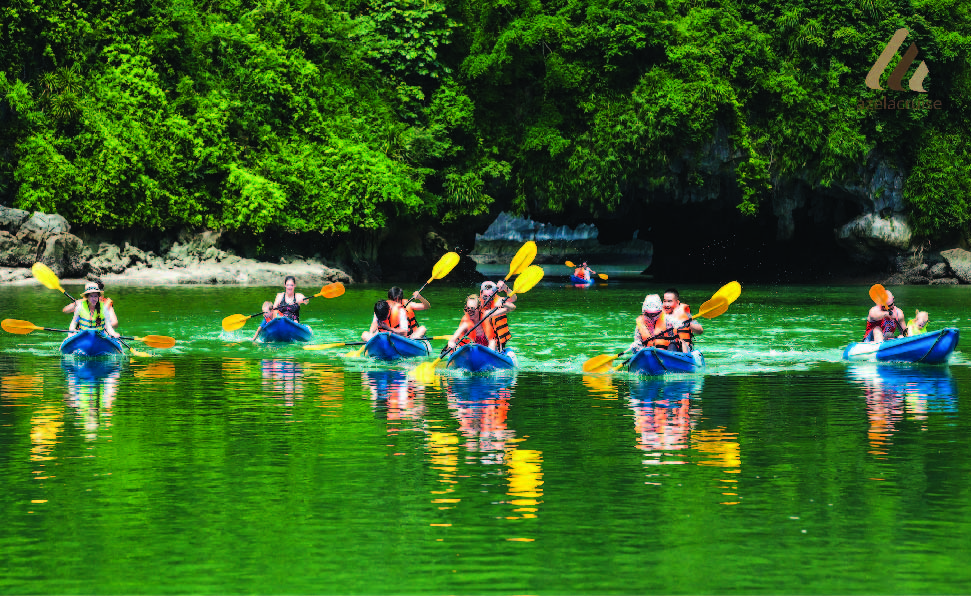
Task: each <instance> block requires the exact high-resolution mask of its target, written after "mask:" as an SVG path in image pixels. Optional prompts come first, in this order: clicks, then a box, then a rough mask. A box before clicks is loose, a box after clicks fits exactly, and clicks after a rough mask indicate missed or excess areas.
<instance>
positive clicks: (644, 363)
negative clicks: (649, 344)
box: [627, 348, 705, 376]
mask: <svg viewBox="0 0 971 596" xmlns="http://www.w3.org/2000/svg"><path fill="white" fill-rule="evenodd" d="M704 368H705V357H704V356H703V355H702V354H701V352H699V351H698V350H694V351H692V352H688V353H684V352H673V351H671V350H659V349H657V348H644V349H643V350H641V351H640V352H638V353H636V354H634V357H633V358H631V359H630V361H628V363H627V370H629V371H630V372H636V373H641V374H644V375H653V376H657V375H663V374H665V373H695V372H701V371H702V370H704Z"/></svg>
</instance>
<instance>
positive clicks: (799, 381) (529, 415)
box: [0, 280, 971, 594]
mask: <svg viewBox="0 0 971 596" xmlns="http://www.w3.org/2000/svg"><path fill="white" fill-rule="evenodd" d="M726 281H728V280H726ZM416 287H417V286H416ZM67 289H68V290H69V291H71V290H73V289H74V288H67ZM406 289H407V291H411V290H412V289H414V288H406ZM662 289H663V288H661V287H652V286H648V285H645V284H634V283H627V284H625V283H612V284H610V285H607V286H597V287H593V288H589V289H575V288H573V287H571V286H567V285H564V284H559V283H555V282H543V283H542V284H541V285H539V286H537V287H536V288H534V289H533V290H532V291H531V292H529V293H528V294H523V295H522V296H521V297H520V301H519V305H520V308H519V310H518V311H516V312H515V313H514V314H513V315H511V316H510V326H511V329H512V332H513V334H514V340H513V342H514V344H515V345H516V346H517V347H518V350H519V355H520V364H521V370H519V371H518V372H517V373H515V374H510V373H504V374H493V375H466V374H460V373H453V372H449V373H447V374H443V375H441V376H440V377H438V378H436V379H435V380H434V381H433V382H430V383H418V382H416V381H414V380H412V379H410V378H409V377H408V375H407V373H408V371H409V370H410V368H413V367H414V366H415V364H416V363H413V362H412V363H408V364H400V365H384V364H379V363H375V362H373V361H369V360H367V359H364V358H350V357H347V356H345V354H346V352H348V351H349V350H351V349H353V348H352V347H345V348H336V349H332V350H327V351H304V350H301V349H300V348H299V347H295V346H266V345H253V344H252V343H250V342H248V341H247V340H248V338H249V337H251V336H252V334H253V332H254V330H255V328H256V323H257V321H256V319H251V320H250V322H249V323H248V324H247V325H246V326H245V327H244V328H243V329H242V330H240V331H237V332H233V333H225V332H223V331H222V330H221V329H220V321H221V320H222V318H223V317H225V316H227V315H229V314H234V313H243V314H250V313H253V312H256V311H258V310H259V305H260V304H261V303H262V301H263V300H265V299H272V295H273V293H274V292H275V291H277V289H276V288H272V289H271V288H235V287H217V288H210V287H172V288H137V287H119V288H109V290H110V291H109V295H110V296H111V297H112V298H114V299H115V301H116V310H117V312H118V316H119V318H120V319H121V331H122V332H124V334H126V335H136V336H141V335H147V334H161V335H171V336H173V337H176V338H177V339H178V340H179V343H178V345H177V346H176V348H174V349H171V350H149V349H148V348H145V347H144V345H142V346H141V348H142V349H144V350H146V351H150V352H152V356H151V357H149V358H134V359H133V360H131V361H128V360H127V359H126V361H125V362H118V361H87V362H83V361H74V360H72V359H70V358H65V359H62V358H61V356H60V355H59V354H58V353H57V346H58V344H59V342H60V340H61V339H62V336H61V335H60V334H57V333H52V332H43V331H37V332H34V333H32V334H30V335H26V336H17V335H11V334H2V335H0V342H2V344H0V345H2V351H0V487H2V488H0V506H2V509H3V511H4V518H3V522H4V523H3V525H2V530H0V570H2V572H0V592H3V593H65V594H80V593H84V594H90V593H152V594H163V593H276V594H282V593H340V594H374V593H401V594H442V593H462V594H464V593H475V594H525V593H537V594H586V593H597V594H642V593H657V592H660V593H694V594H697V593H738V592H744V593H758V592H772V593H801V594H805V593H888V594H890V593H892V594H897V593H909V594H918V593H935V594H940V593H968V592H969V591H971V567H969V566H968V565H967V561H969V560H971V500H969V495H971V447H969V440H968V437H969V436H971V424H969V418H968V408H969V402H968V396H969V394H968V388H969V387H971V367H969V366H968V364H969V361H968V358H967V357H966V356H965V355H964V354H963V353H962V351H961V350H962V348H961V347H960V346H959V348H958V350H959V351H958V353H957V354H956V355H955V357H954V359H953V361H952V363H951V364H950V365H949V366H944V367H930V366H922V367H918V366H891V365H881V366H876V365H869V364H849V363H845V362H843V361H841V360H840V355H841V350H842V347H843V346H845V344H846V343H847V342H848V341H851V340H857V339H858V338H859V337H860V336H861V335H862V327H863V323H862V320H863V317H864V316H865V314H866V310H867V309H868V308H869V306H870V305H871V303H870V302H869V299H868V298H867V288H866V287H812V288H809V287H768V286H765V287H750V286H746V287H745V289H744V292H743V294H742V296H741V298H740V299H739V300H738V301H737V302H736V303H735V304H733V305H732V307H731V308H730V309H729V311H728V312H727V313H725V314H724V315H722V316H720V317H717V318H716V319H713V320H709V321H705V322H704V325H705V331H706V333H705V334H704V336H702V337H701V338H700V339H699V344H698V345H699V347H700V348H701V349H702V350H704V352H705V355H706V358H707V361H708V370H707V372H706V374H705V375H703V376H684V377H679V378H670V379H664V380H648V379H644V378H637V377H633V376H630V375H627V374H626V373H617V374H614V375H601V376H594V375H584V374H583V373H582V372H581V368H580V367H581V364H582V363H583V361H584V360H586V359H587V358H590V357H592V356H595V355H597V354H600V353H616V352H620V351H621V350H623V349H624V348H625V347H626V345H627V343H628V342H629V340H630V336H631V331H632V328H633V319H634V317H635V316H636V315H637V314H638V310H639V307H640V303H641V301H642V299H643V296H644V294H645V293H646V292H648V291H654V292H657V291H659V290H662ZM299 290H301V291H304V292H305V293H307V294H311V293H314V292H315V291H317V289H316V288H304V287H301V288H299ZM385 290H386V288H385V287H383V286H382V287H377V286H367V285H356V286H349V287H348V290H347V293H346V294H345V295H344V296H341V297H340V298H337V299H332V300H326V299H323V298H318V299H315V300H314V301H312V302H311V304H310V305H308V306H306V307H304V308H303V311H302V319H303V321H304V322H306V323H309V324H310V325H311V326H312V327H313V328H314V330H315V333H316V339H315V341H316V342H318V343H325V342H336V341H354V340H356V339H359V335H360V332H361V331H362V330H363V329H364V328H365V326H366V325H367V324H368V322H369V319H370V309H371V306H372V305H373V304H374V301H375V300H376V299H378V298H380V297H382V296H383V293H384V291H385ZM472 290H473V288H471V287H462V286H457V285H449V284H447V283H443V282H435V284H433V285H430V286H429V287H428V288H427V290H426V292H425V294H426V296H427V297H428V299H429V300H430V301H431V302H432V305H433V309H432V310H431V311H428V312H427V313H419V318H420V320H421V322H422V323H423V324H425V325H427V326H428V327H429V330H430V333H432V334H435V335H442V334H447V333H450V332H451V331H453V330H454V328H455V326H456V325H457V322H458V317H459V315H460V308H461V304H462V298H463V296H464V295H465V294H467V293H469V292H470V291H472ZM715 290H717V287H686V288H682V296H683V297H684V299H685V301H686V302H688V303H690V304H692V305H693V306H694V307H695V310H697V306H698V305H700V304H701V303H702V302H704V301H705V300H706V299H708V298H709V297H711V295H712V293H714V291H715ZM895 294H896V295H897V303H898V304H899V305H901V306H902V307H904V310H905V313H907V314H908V315H911V316H912V311H913V309H914V308H916V307H918V306H919V307H920V308H922V309H925V310H928V311H930V314H931V324H930V328H931V329H939V328H941V327H945V326H954V327H958V328H959V329H960V330H961V332H962V334H963V335H964V338H965V340H964V341H969V338H971V335H969V334H968V333H969V331H971V330H969V328H968V327H969V325H968V317H967V313H968V311H969V307H971V288H969V287H933V288H931V287H919V288H895ZM0 304H3V305H4V306H3V307H2V311H0V318H19V319H27V320H30V321H31V322H33V323H35V324H37V325H42V326H47V327H66V326H67V324H68V317H67V316H66V315H63V314H61V313H60V308H61V306H63V297H61V296H60V295H59V294H57V293H56V292H53V291H50V290H46V289H44V288H42V287H40V286H36V287H34V286H31V287H10V286H7V287H2V288H0ZM422 315H424V316H422ZM437 343H438V344H440V345H443V342H437Z"/></svg>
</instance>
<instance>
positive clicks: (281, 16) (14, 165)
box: [0, 0, 971, 236]
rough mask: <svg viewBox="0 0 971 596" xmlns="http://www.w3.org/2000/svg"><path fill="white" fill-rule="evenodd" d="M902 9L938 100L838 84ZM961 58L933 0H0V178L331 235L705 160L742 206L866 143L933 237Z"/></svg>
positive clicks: (11, 188) (641, 198) (676, 180)
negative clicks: (902, 102) (889, 105)
mask: <svg viewBox="0 0 971 596" xmlns="http://www.w3.org/2000/svg"><path fill="white" fill-rule="evenodd" d="M902 26H906V27H908V28H909V29H910V31H911V37H910V38H909V39H908V42H907V43H910V41H915V42H916V43H917V44H918V46H919V48H920V58H919V59H920V60H925V61H927V63H928V64H930V65H931V69H930V76H929V77H928V79H927V80H926V81H925V86H926V88H928V90H929V91H930V93H928V94H927V96H926V97H928V98H929V99H931V100H941V101H942V103H943V104H944V108H945V109H944V110H939V111H931V112H929V111H921V110H907V111H899V110H866V109H859V108H858V107H857V104H858V103H859V101H860V100H861V99H863V100H866V99H876V98H880V97H890V96H901V97H902V95H900V92H888V91H872V90H869V89H867V88H866V87H865V86H864V85H863V79H864V78H865V76H866V73H867V71H868V70H869V68H870V65H871V64H872V63H873V62H874V60H875V59H876V57H877V55H878V54H879V53H880V51H881V50H882V48H883V46H884V44H885V43H886V42H887V40H888V39H889V36H890V34H891V33H892V32H893V31H894V30H896V29H897V28H899V27H902ZM968 56H971V9H969V8H968V5H967V3H965V2H961V1H959V0H946V1H944V2H939V1H935V2H930V1H918V0H911V1H909V2H904V1H902V0H900V1H895V0H860V1H859V2H853V3H849V4H848V3H845V2H836V1H835V0H823V2H822V3H818V2H817V3H809V2H806V0H788V1H786V2H782V3H778V2H774V1H773V2H769V1H768V0H760V1H755V2H738V1H737V0H709V1H703V0H702V1H699V0H547V1H537V0H503V1H502V2H494V3H483V2H471V1H468V0H463V1H461V2H456V3H453V4H449V5H448V6H447V7H446V5H444V4H442V3H440V2H433V1H424V0H422V1H419V0H371V1H366V0H344V1H343V2H334V3H330V4H328V3H326V2H311V1H310V0H262V1H251V0H231V1H229V2H225V3H221V4H219V5H218V6H215V5H211V4H210V3H204V2H200V1H198V0H150V1H148V2H144V1H142V2H135V1H134V0H110V1H108V2H90V1H87V2H85V1H84V0H82V1H80V2H78V0H73V1H69V0H11V2H8V3H7V4H6V6H5V7H3V8H0V93H2V97H3V99H4V101H3V102H0V133H2V134H0V153H2V156H3V158H4V159H3V160H0V200H2V201H3V202H5V203H8V204H11V203H14V204H16V205H17V206H20V207H22V208H28V209H39V210H44V211H57V212H60V213H62V214H64V215H65V216H67V217H68V218H69V219H71V220H72V221H75V222H78V223H85V224H91V225H96V226H101V227H106V228H118V227H128V226H139V227H144V228H149V229H159V230H161V229H166V228H171V227H176V226H182V225H191V226H206V227H213V228H216V227H223V228H227V229H231V230H238V231H243V232H250V233H260V232H262V231H265V230H277V231H301V232H302V231H320V232H324V233H332V232H344V231H353V230H376V229H380V228H382V227H383V226H384V225H385V224H386V222H387V221H388V220H389V218H392V217H406V218H409V219H419V218H423V217H425V218H434V219H437V220H440V221H448V220H456V219H461V218H463V217H465V216H468V215H475V214H479V213H482V212H484V211H485V210H487V209H488V208H489V205H490V204H492V202H493V201H494V200H495V198H496V197H501V198H502V199H503V200H504V201H508V202H511V203H512V204H513V205H515V206H517V207H518V208H520V209H523V210H528V211H532V212H536V211H550V212H562V211H575V210H577V209H578V208H579V209H581V210H583V211H586V212H590V213H595V214H596V213H603V212H605V211H609V210H613V209H616V208H617V207H619V206H621V205H623V204H625V203H636V202H648V201H651V200H653V198H654V197H655V196H657V195H659V194H674V195H690V194H692V193H695V192H698V191H701V190H703V189H704V188H705V187H709V188H710V187H711V186H712V184H713V181H715V186H716V187H720V188H721V189H722V190H721V192H720V193H719V195H718V197H719V198H718V200H730V201H733V204H737V205H738V208H739V209H740V210H741V211H742V212H743V213H749V214H752V213H755V212H757V210H758V208H759V204H760V201H762V200H763V199H764V198H765V197H766V196H769V195H770V194H771V193H772V192H773V188H774V187H775V186H777V184H778V182H779V181H781V180H789V181H791V180H799V181H802V182H803V183H805V184H808V185H810V186H814V187H827V186H831V185H833V184H835V183H842V184H849V185H853V184H856V183H857V181H858V180H859V179H860V177H861V175H862V173H863V171H864V169H865V165H866V164H867V161H868V160H871V161H872V160H873V159H875V158H878V159H883V160H888V161H890V162H891V163H892V164H893V165H894V166H896V167H898V168H900V169H902V170H904V171H906V172H908V173H909V179H908V184H907V187H906V189H907V190H906V192H907V197H908V201H909V204H910V206H911V208H912V210H913V216H914V222H915V223H916V224H917V225H918V227H919V228H920V229H921V230H922V232H923V233H925V234H927V235H930V236H933V235H935V234H943V233H949V232H952V231H954V230H962V229H965V228H966V227H967V224H968V220H969V215H968V213H967V211H968V210H967V202H968V200H969V199H968V189H969V182H968V176H969V174H968V167H967V166H968V157H967V143H966V141H965V139H966V138H967V135H968V132H969V130H968V128H969V126H968V119H967V118H966V117H965V116H964V114H967V113H968V110H967V108H968V106H967V105H966V104H967V102H968V101H969V100H968V98H969V97H971V76H969V75H971V69H969V68H968V66H969V64H968V59H969V58H968ZM888 70H889V69H888ZM911 72H913V68H912V69H911ZM885 77H886V74H885V75H884V80H886V79H885ZM888 94H889V95H888ZM895 94H896V95H895ZM907 95H908V96H912V95H916V94H915V93H912V92H908V93H907ZM717 181H723V182H727V184H724V183H717Z"/></svg>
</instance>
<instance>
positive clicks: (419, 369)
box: [410, 357, 442, 379]
mask: <svg viewBox="0 0 971 596" xmlns="http://www.w3.org/2000/svg"><path fill="white" fill-rule="evenodd" d="M441 361H442V359H441V357H439V358H436V359H434V360H432V361H430V362H422V363H421V364H419V365H418V366H416V367H415V368H413V369H412V371H411V373H410V375H411V376H413V377H415V378H416V379H428V378H429V377H431V376H433V375H434V374H435V365H436V364H438V363H439V362H441Z"/></svg>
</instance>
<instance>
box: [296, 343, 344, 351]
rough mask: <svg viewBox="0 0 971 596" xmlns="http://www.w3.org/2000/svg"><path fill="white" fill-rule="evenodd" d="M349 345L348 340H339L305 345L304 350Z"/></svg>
mask: <svg viewBox="0 0 971 596" xmlns="http://www.w3.org/2000/svg"><path fill="white" fill-rule="evenodd" d="M345 345H347V342H343V341H339V342H337V343H333V344H316V345H312V346H304V347H303V349H304V350H328V349H330V348H340V347H342V346H345Z"/></svg>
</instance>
